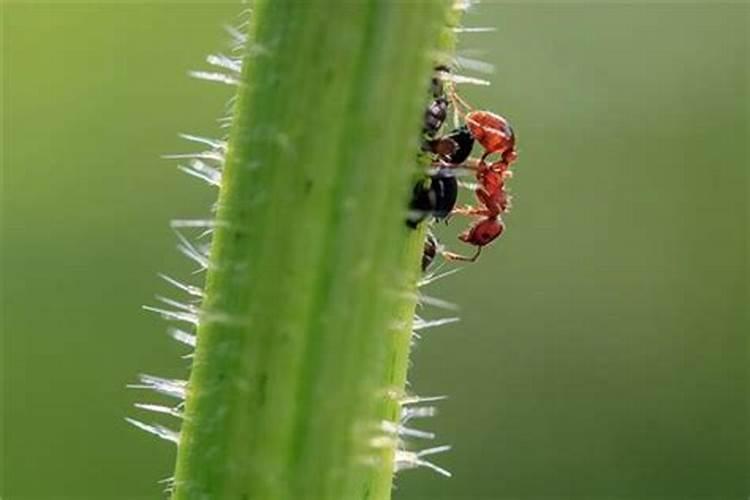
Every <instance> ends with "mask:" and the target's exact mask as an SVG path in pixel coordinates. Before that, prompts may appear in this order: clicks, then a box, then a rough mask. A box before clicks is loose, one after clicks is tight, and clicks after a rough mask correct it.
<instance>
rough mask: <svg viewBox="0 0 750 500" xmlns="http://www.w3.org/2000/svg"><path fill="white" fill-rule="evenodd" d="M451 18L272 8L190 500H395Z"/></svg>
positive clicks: (201, 356) (390, 8) (204, 331)
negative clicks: (420, 170) (426, 117)
mask: <svg viewBox="0 0 750 500" xmlns="http://www.w3.org/2000/svg"><path fill="white" fill-rule="evenodd" d="M447 9H448V6H447V4H446V2H444V1H443V0H432V1H417V2H381V1H379V0H362V1H358V2H349V1H340V2H334V1H330V0H305V1H299V0H274V1H273V2H271V1H268V0H262V1H258V2H257V3H256V5H255V9H254V14H253V22H252V26H251V27H250V35H251V36H250V38H251V40H252V44H253V49H254V50H252V51H249V52H251V53H254V54H256V55H255V56H254V57H252V58H249V59H248V60H247V61H246V63H245V65H244V69H243V83H242V84H241V86H240V89H239V93H238V99H237V103H236V110H235V121H234V124H233V128H232V132H231V135H230V141H229V149H228V152H227V157H226V164H225V170H224V173H223V180H222V187H221V193H220V198H219V206H218V214H217V228H216V230H215V233H214V240H213V243H212V249H211V265H210V267H209V270H208V276H207V284H206V294H205V298H204V303H203V313H202V315H201V322H200V326H199V329H198V345H197V348H196V353H195V358H194V363H193V370H192V373H191V377H190V382H189V390H188V397H187V401H186V408H185V422H184V424H183V427H182V431H181V437H180V444H179V448H178V457H177V465H176V473H175V490H174V496H173V498H174V499H177V500H183V499H198V498H201V499H204V498H208V499H222V500H224V499H244V500H254V499H262V500H282V499H299V498H305V499H336V500H339V499H358V498H363V499H364V498H370V499H374V500H383V499H387V498H389V496H390V480H391V475H392V472H391V471H392V466H393V449H388V450H385V451H382V450H378V449H376V448H374V447H373V446H372V438H373V437H377V436H378V435H379V433H380V432H381V431H379V430H378V424H379V422H380V420H381V419H382V418H384V417H388V418H390V419H392V420H393V419H395V417H396V415H397V404H396V402H395V401H394V400H393V397H392V396H388V394H393V393H394V390H395V391H396V392H398V391H399V390H401V391H403V383H404V379H405V373H406V364H407V357H408V341H409V337H408V335H410V322H411V318H412V315H413V311H414V302H415V300H414V298H413V296H412V295H409V293H406V292H412V293H413V292H414V283H415V281H416V277H417V276H418V269H419V261H420V256H421V244H422V243H421V241H422V240H421V238H422V237H423V234H422V232H421V231H410V230H408V229H407V228H406V227H405V224H404V209H405V206H406V200H407V199H408V194H409V190H410V179H411V178H412V176H413V175H414V172H415V168H416V164H415V152H416V151H417V150H418V148H419V145H418V137H419V129H420V121H421V117H422V113H423V109H424V105H425V101H426V87H427V83H428V80H429V78H430V76H431V72H432V66H433V64H434V58H435V55H436V52H437V51H438V50H439V49H440V48H441V44H442V45H445V43H444V41H445V22H446V12H447ZM441 40H443V41H442V42H441ZM389 398H390V399H389Z"/></svg>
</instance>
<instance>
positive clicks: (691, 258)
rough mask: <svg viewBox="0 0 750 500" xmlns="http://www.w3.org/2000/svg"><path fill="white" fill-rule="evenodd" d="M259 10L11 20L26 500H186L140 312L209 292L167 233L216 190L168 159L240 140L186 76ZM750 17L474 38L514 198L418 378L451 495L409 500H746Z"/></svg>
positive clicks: (551, 20)
mask: <svg viewBox="0 0 750 500" xmlns="http://www.w3.org/2000/svg"><path fill="white" fill-rule="evenodd" d="M240 10H241V7H240V6H238V5H236V4H234V3H232V4H228V3H225V4H195V3H194V4H182V5H179V4H170V5H166V4H159V3H155V2H139V3H129V2H128V3H123V4H119V5H118V4H112V3H110V4H100V5H97V4H92V3H83V2H81V3H34V4H31V3H28V4H25V3H18V2H16V3H4V4H3V5H2V24H1V26H2V48H1V52H0V61H1V64H2V67H1V71H2V192H1V196H2V243H1V245H2V246H1V248H2V250H1V252H2V267H1V271H2V400H1V401H2V418H3V421H2V425H3V428H2V430H3V433H2V438H3V440H2V468H1V470H2V486H1V488H0V496H2V498H4V499H6V500H7V499H14V500H15V499H19V500H20V499H63V498H67V499H94V498H96V499H103V498H119V499H147V498H148V499H151V498H154V499H157V498H162V494H161V493H160V489H161V487H160V486H159V485H157V484H156V481H157V480H159V479H161V478H164V477H166V476H168V475H169V474H170V470H171V466H172V462H173V458H174V451H173V449H172V448H171V447H170V445H168V444H166V443H165V442H159V441H157V440H156V439H153V438H152V437H150V436H148V435H146V434H145V433H143V432H140V431H137V430H136V429H134V428H132V427H130V426H128V425H127V424H126V423H125V422H124V421H123V417H125V416H126V415H130V416H138V415H139V413H138V411H137V410H135V409H133V408H132V406H131V405H132V403H134V402H135V401H138V400H139V399H143V398H141V394H138V393H136V392H134V391H128V390H126V389H125V388H124V386H125V384H126V383H129V382H133V381H135V377H136V374H137V373H139V372H148V373H158V374H161V375H165V376H182V375H184V373H185V367H186V362H185V361H184V360H181V359H180V357H179V356H180V355H181V354H183V353H184V351H183V349H181V348H180V347H179V346H177V345H175V343H174V342H173V341H171V340H170V339H168V338H167V336H166V335H164V333H163V332H164V331H165V325H164V323H163V322H162V321H161V320H160V319H158V318H157V317H155V316H152V315H150V314H148V313H146V312H144V311H142V310H141V309H140V306H141V304H144V303H150V302H153V298H152V297H153V295H154V294H156V293H165V292H167V291H168V287H167V285H165V284H164V283H163V282H160V280H159V279H158V278H157V277H156V273H157V272H167V273H169V274H172V275H175V276H178V277H186V276H189V273H190V271H191V266H190V265H189V264H188V263H186V262H185V261H184V259H182V258H181V257H180V256H179V255H178V253H177V252H176V251H175V249H174V246H175V239H174V236H173V235H172V234H171V232H170V230H169V229H168V225H167V221H168V220H169V219H171V218H175V217H194V216H197V217H201V216H203V215H205V214H206V213H207V208H208V206H209V204H210V203H211V201H212V199H213V196H214V193H213V192H212V191H211V190H210V189H208V188H207V187H204V186H203V185H201V184H200V183H199V182H195V181H194V180H192V179H191V178H188V177H187V176H184V175H180V174H179V173H178V172H177V171H176V169H175V163H174V162H172V161H167V160H163V159H160V155H162V154H164V153H170V152H181V151H184V150H186V149H189V147H190V146H189V145H186V144H185V143H183V142H181V141H180V140H179V139H178V138H177V136H176V134H177V133H178V132H192V133H198V134H205V135H215V134H217V133H218V125H217V123H216V118H217V117H218V116H219V115H221V114H222V112H223V105H224V102H225V101H226V99H227V98H228V97H229V95H230V90H229V89H228V88H225V87H223V86H221V85H212V84H210V83H206V82H200V81H197V80H192V79H190V78H188V77H187V76H186V74H187V71H188V70H190V69H196V68H205V66H206V65H205V63H204V62H203V59H204V57H205V55H206V54H207V53H208V52H212V51H216V50H220V51H221V50H226V46H225V42H226V41H227V38H228V37H227V36H226V35H225V34H224V32H223V31H222V26H223V25H225V24H230V23H233V22H235V20H236V15H237V14H238V12H239V11H240ZM749 15H750V7H748V4H746V3H735V4H715V3H708V2H707V3H705V4H700V3H691V4H679V3H674V2H673V3H659V4H656V3H648V2H639V3H631V4H628V5H626V4H609V3H607V4H603V3H598V4H595V3H593V2H589V3H577V4H550V3H548V4H537V3H528V4H521V3H515V2H508V3H490V2H488V3H485V4H483V5H481V6H479V7H477V8H476V9H475V10H474V11H472V12H471V13H469V14H468V15H467V16H466V18H465V24H466V25H468V26H492V27H496V28H497V30H496V31H495V32H494V33H489V34H478V33H476V34H466V35H463V36H462V37H461V50H462V53H463V54H464V55H465V56H468V57H478V58H481V59H483V60H484V61H486V62H489V63H492V64H493V65H494V66H495V68H496V72H495V73H494V74H493V75H485V76H488V77H489V78H490V79H491V80H492V81H493V85H492V86H491V87H470V88H466V89H463V91H462V92H463V93H464V95H465V96H466V97H467V98H468V99H469V100H470V101H471V102H474V103H479V104H481V105H482V106H483V107H487V108H491V109H494V110H497V111H499V112H501V113H503V114H505V115H507V116H508V117H510V118H511V119H512V121H513V124H514V126H515V128H516V130H517V132H518V135H519V141H520V155H521V156H520V160H519V162H518V164H517V165H518V167H517V171H516V174H517V175H516V176H515V178H514V179H513V183H512V188H513V192H514V194H515V199H514V201H515V203H514V209H513V213H512V214H511V216H510V217H509V218H508V223H509V230H508V232H507V233H506V236H505V237H504V239H503V240H502V241H501V242H500V243H498V244H497V245H495V246H493V247H492V248H491V249H489V250H488V251H486V252H485V254H484V255H483V258H482V260H481V261H480V262H479V263H478V264H476V265H473V266H468V267H466V268H465V269H464V270H463V271H462V272H461V273H459V274H457V275H455V276H453V277H451V278H449V279H446V280H444V281H442V282H440V283H436V284H434V285H432V290H431V293H432V294H433V295H436V296H438V297H440V298H443V299H446V300H451V301H453V302H456V303H458V304H459V305H460V306H461V316H462V321H461V323H459V324H458V325H450V326H445V327H442V328H440V329H435V330H432V331H429V332H428V333H427V334H426V338H425V339H424V340H423V341H422V342H421V343H420V344H419V345H418V347H417V349H416V352H415V355H414V361H415V365H414V368H413V370H412V372H411V381H412V387H413V388H414V389H415V390H416V391H418V392H419V393H424V394H448V395H449V396H450V399H448V400H447V401H445V402H443V403H442V404H441V414H440V416H439V417H437V418H435V419H431V420H430V421H427V422H425V423H424V427H428V428H430V429H431V430H434V431H436V432H438V433H439V436H440V437H439V442H440V443H444V442H445V443H451V444H453V445H454V447H455V448H454V450H453V451H451V452H450V453H448V454H445V455H442V456H439V457H436V458H435V461H436V462H438V463H440V464H441V465H443V466H445V467H447V468H449V469H450V470H451V471H453V473H454V478H453V479H450V480H448V479H445V478H442V477H438V476H436V475H434V474H432V473H431V472H429V471H426V470H417V471H408V472H405V473H402V474H400V475H399V477H398V490H397V492H396V498H397V499H400V500H426V499H445V500H447V499H487V500H488V499H508V500H510V499H517V500H531V499H539V500H541V499H590V500H615V499H618V500H629V499H646V498H649V499H666V498H673V499H688V498H692V499H698V498H700V499H717V500H734V499H745V498H747V497H748V486H747V484H748V471H750V468H749V466H750V464H749V462H748V449H749V447H748V443H749V440H748V437H750V434H749V431H748V352H749V351H748V342H747V340H748V338H747V334H748V331H749V329H748V315H747V309H748V247H747V239H748V229H749V225H748V173H747V167H748V150H747V141H748V116H749V113H750V100H749V96H748V60H750V57H748V56H749V55H750V54H749V51H748V20H749ZM341 22H345V21H344V20H341ZM469 73H470V72H469ZM470 74H471V73H470ZM474 76H480V77H481V76H483V75H481V74H474ZM394 84H396V82H394ZM314 116H315V109H314V105H313V106H312V107H311V108H310V109H308V110H300V119H309V120H311V122H313V121H314ZM458 222H459V221H458V220H456V221H455V222H453V223H452V224H451V226H450V227H449V228H447V229H442V230H441V234H442V236H443V238H444V239H445V241H446V242H449V243H450V244H451V245H454V246H458V242H455V240H454V239H453V235H454V234H455V232H456V231H458V230H459V229H460V227H461V225H460V224H459V223H458ZM454 242H455V243H454Z"/></svg>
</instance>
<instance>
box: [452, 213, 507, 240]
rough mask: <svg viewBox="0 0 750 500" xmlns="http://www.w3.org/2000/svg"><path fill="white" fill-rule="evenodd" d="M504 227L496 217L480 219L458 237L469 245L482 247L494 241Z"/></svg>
mask: <svg viewBox="0 0 750 500" xmlns="http://www.w3.org/2000/svg"><path fill="white" fill-rule="evenodd" d="M504 229H505V226H504V225H503V222H502V221H501V220H500V219H498V218H495V217H493V218H487V219H482V220H480V221H479V222H477V223H476V224H474V225H473V226H471V227H470V228H469V230H468V231H466V232H465V233H463V234H461V235H460V236H459V237H458V239H460V240H461V241H463V242H465V243H469V244H470V245H474V246H478V247H483V246H486V245H489V244H490V243H492V242H493V241H495V239H497V237H498V236H500V235H501V234H503V230H504Z"/></svg>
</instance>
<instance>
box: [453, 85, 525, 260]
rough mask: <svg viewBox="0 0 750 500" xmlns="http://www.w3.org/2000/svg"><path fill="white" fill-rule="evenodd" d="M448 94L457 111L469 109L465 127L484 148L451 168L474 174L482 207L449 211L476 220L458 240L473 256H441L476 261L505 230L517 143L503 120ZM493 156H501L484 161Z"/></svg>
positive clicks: (476, 190)
mask: <svg viewBox="0 0 750 500" xmlns="http://www.w3.org/2000/svg"><path fill="white" fill-rule="evenodd" d="M450 94H451V100H452V101H453V102H454V103H455V105H456V109H457V111H458V109H459V105H460V106H462V107H464V108H466V109H467V110H468V112H467V113H466V114H465V115H464V121H465V122H466V126H467V127H468V129H469V131H470V132H471V135H472V136H473V137H474V139H475V140H476V141H477V142H478V143H479V144H481V145H482V147H483V148H484V154H483V155H482V156H481V158H480V159H479V160H474V161H472V162H471V163H470V164H466V163H464V164H462V165H453V166H454V167H464V168H469V169H471V170H474V171H475V177H476V179H477V181H478V183H479V186H478V187H477V188H476V189H475V190H474V194H475V196H476V198H477V201H478V202H479V203H480V204H481V205H482V206H480V207H471V206H467V207H462V208H455V209H454V210H453V211H452V213H453V214H459V215H468V216H470V217H477V218H479V220H478V221H476V222H475V223H474V224H472V226H471V227H469V229H468V230H466V231H464V232H463V233H461V235H459V237H458V238H459V239H460V240H461V241H463V242H464V243H468V244H470V245H474V246H475V247H476V252H475V253H474V255H473V256H471V257H466V256H464V255H459V254H456V253H452V252H443V256H444V257H445V258H447V259H450V260H463V261H468V262H474V261H476V260H477V258H479V255H480V253H481V252H482V248H483V247H485V246H487V245H489V244H490V243H492V242H493V241H495V239H497V238H498V237H499V236H500V235H501V234H502V233H503V231H504V230H505V225H504V224H503V221H502V219H501V217H500V216H501V214H503V213H505V212H506V211H507V210H508V208H509V206H510V197H509V196H508V194H507V193H506V191H505V180H506V179H508V178H510V176H511V172H510V170H509V168H510V165H511V163H513V162H514V161H515V160H516V158H517V156H518V155H517V152H516V147H515V143H516V140H515V134H514V133H513V129H512V128H511V127H510V124H509V123H508V121H507V120H506V119H505V118H503V117H502V116H499V115H496V114H495V113H492V112H490V111H475V110H473V109H472V108H471V106H469V105H468V104H467V103H466V102H465V101H464V100H463V99H461V98H460V97H459V96H458V95H457V94H456V93H455V90H453V89H451V92H450ZM495 153H498V154H499V155H500V159H499V160H498V161H496V162H494V163H489V164H488V163H487V162H486V161H485V160H486V159H487V157H488V156H490V155H492V154H495Z"/></svg>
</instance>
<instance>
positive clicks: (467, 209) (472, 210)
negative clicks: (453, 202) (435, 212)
mask: <svg viewBox="0 0 750 500" xmlns="http://www.w3.org/2000/svg"><path fill="white" fill-rule="evenodd" d="M451 215H467V216H470V217H472V216H482V217H486V216H488V215H491V210H487V208H480V207H472V206H471V205H466V206H463V207H456V208H454V209H453V210H451Z"/></svg>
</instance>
